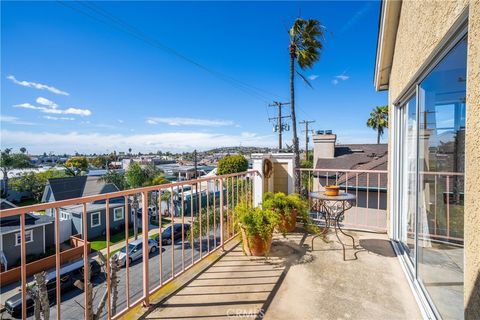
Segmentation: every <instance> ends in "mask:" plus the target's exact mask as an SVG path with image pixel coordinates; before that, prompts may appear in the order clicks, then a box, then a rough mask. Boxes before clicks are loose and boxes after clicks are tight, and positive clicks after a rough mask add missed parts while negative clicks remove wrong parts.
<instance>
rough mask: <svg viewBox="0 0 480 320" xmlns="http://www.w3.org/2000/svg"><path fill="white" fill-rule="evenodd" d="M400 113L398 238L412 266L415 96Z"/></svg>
mask: <svg viewBox="0 0 480 320" xmlns="http://www.w3.org/2000/svg"><path fill="white" fill-rule="evenodd" d="M403 109H404V113H403V115H402V118H403V119H402V122H403V123H402V124H403V128H404V129H403V130H402V131H403V133H404V134H403V140H402V145H401V148H402V151H403V152H402V157H401V172H402V177H401V181H402V188H401V190H402V197H401V198H400V199H401V203H402V204H403V205H402V206H401V223H400V226H401V230H400V240H401V242H402V244H403V247H404V249H405V251H406V252H407V255H408V258H409V261H410V263H411V264H412V268H413V266H414V265H415V247H416V244H415V230H416V212H417V210H416V207H417V203H416V201H417V197H416V194H417V137H418V134H417V127H418V126H417V98H416V96H413V97H412V98H410V100H409V101H408V102H407V103H406V104H405V105H404V107H403Z"/></svg>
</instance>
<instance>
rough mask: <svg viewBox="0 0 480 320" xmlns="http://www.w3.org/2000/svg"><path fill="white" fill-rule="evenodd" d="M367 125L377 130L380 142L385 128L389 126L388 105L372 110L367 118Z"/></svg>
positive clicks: (378, 141)
mask: <svg viewBox="0 0 480 320" xmlns="http://www.w3.org/2000/svg"><path fill="white" fill-rule="evenodd" d="M367 127H370V128H372V129H373V130H376V131H377V144H380V138H381V137H382V135H383V132H384V129H385V128H388V106H379V107H375V109H373V110H372V112H370V118H368V120H367Z"/></svg>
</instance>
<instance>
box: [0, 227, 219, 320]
mask: <svg viewBox="0 0 480 320" xmlns="http://www.w3.org/2000/svg"><path fill="white" fill-rule="evenodd" d="M207 244H208V243H207V239H204V240H203V241H202V252H203V254H204V255H206V254H207V253H208V248H207ZM216 244H217V246H219V244H220V237H219V235H218V236H217V239H216ZM213 247H214V239H213V235H212V236H210V250H213ZM172 248H173V254H174V270H175V273H176V274H177V273H178V272H180V271H182V260H183V259H182V241H181V239H180V240H179V241H177V242H175V243H174V245H163V246H162V251H163V252H162V270H163V274H162V277H163V281H166V280H168V279H169V278H170V277H171V276H172ZM184 257H185V260H184V265H185V267H187V266H189V265H190V264H192V248H191V246H190V243H189V242H188V241H185V242H184ZM193 257H194V260H198V259H199V258H200V245H199V241H198V240H197V241H196V243H195V247H194V249H193ZM159 267H160V255H159V250H157V252H155V253H153V254H150V257H149V289H150V290H151V289H153V288H154V287H156V286H158V285H159V283H160V272H159V270H160V269H159ZM126 274H127V273H126V268H121V269H120V271H119V272H118V273H117V276H118V279H119V283H118V300H117V311H118V312H119V311H121V310H122V309H124V308H125V307H126V301H127V296H126ZM129 278H130V281H129V294H130V303H132V302H135V301H137V300H138V299H140V298H141V297H142V295H143V260H142V259H138V260H137V261H134V262H133V264H132V265H130V267H129ZM105 282H106V279H105V275H104V274H103V273H102V274H101V275H99V276H97V277H95V278H94V279H92V283H93V285H94V288H93V294H94V297H95V298H94V303H93V308H94V312H95V310H96V308H97V305H98V303H99V302H100V300H101V297H102V295H103V293H104V292H105V290H106V287H105ZM16 286H17V287H18V286H19V284H18V283H17V284H16ZM61 297H62V302H61V317H62V319H79V318H81V317H83V313H84V309H83V305H84V294H83V291H81V290H80V289H77V288H75V287H74V288H73V289H71V290H69V291H66V292H63V291H62V293H61ZM52 300H55V299H52ZM56 314H57V306H56V305H55V303H53V305H52V306H51V308H50V317H51V318H52V319H54V318H55V317H56ZM80 315H81V316H80ZM0 318H1V319H11V318H12V317H11V316H10V315H9V314H8V313H7V312H6V311H4V312H3V313H1V314H0ZM29 318H32V319H33V316H32V315H30V317H29ZM101 318H103V319H106V318H107V307H105V309H104V312H103V313H102V317H101Z"/></svg>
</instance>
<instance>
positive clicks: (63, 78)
mask: <svg viewBox="0 0 480 320" xmlns="http://www.w3.org/2000/svg"><path fill="white" fill-rule="evenodd" d="M1 6H2V7H1V9H2V10H1V18H2V19H1V24H2V25H1V67H2V68H1V120H2V121H1V131H2V132H1V133H2V141H1V144H2V148H5V147H13V148H19V147H21V146H25V147H27V149H28V150H29V151H30V152H32V153H39V152H42V153H43V152H44V151H45V152H50V151H53V152H61V153H63V152H67V153H73V152H75V151H78V152H81V153H84V152H97V153H99V152H107V151H108V152H111V151H112V150H117V151H125V150H127V149H128V148H129V147H131V148H132V149H133V151H134V152H138V151H141V152H149V151H153V152H155V151H157V150H162V151H167V150H168V151H191V150H192V149H193V148H198V149H208V148H212V147H217V146H232V145H243V146H250V145H258V146H276V141H277V139H276V135H275V134H274V133H273V132H272V124H271V123H269V122H268V120H267V119H268V117H269V116H270V117H272V116H274V115H275V110H274V109H273V108H268V107H267V105H268V103H271V102H272V101H273V100H280V101H288V99H289V78H288V76H289V73H288V72H289V69H288V68H289V60H288V50H287V49H288V35H287V29H288V28H289V26H290V25H291V24H292V23H293V21H294V19H295V18H296V17H298V15H299V14H301V16H302V17H304V18H315V19H318V20H320V21H321V23H322V25H324V26H325V27H326V29H327V35H326V39H325V47H324V51H323V52H322V55H321V59H320V61H319V62H318V63H317V64H316V65H315V67H314V68H313V69H311V70H306V71H304V72H303V73H304V74H305V75H306V76H308V77H310V79H313V80H311V83H312V85H313V86H314V89H311V88H309V87H307V86H306V85H305V84H304V83H302V81H301V80H299V79H297V81H296V88H297V90H296V97H297V100H296V101H297V107H298V111H297V118H298V120H299V121H300V120H315V121H316V122H315V123H314V124H313V128H314V129H332V130H334V131H335V132H336V133H337V134H338V140H339V142H341V143H374V142H375V139H376V133H375V132H374V131H373V130H371V129H369V128H367V127H366V126H365V122H366V119H367V118H368V115H369V113H370V111H371V109H372V108H373V107H374V106H377V105H382V104H386V101H387V96H386V94H385V93H377V92H375V90H374V88H373V70H374V62H375V50H376V41H377V40H376V39H377V28H378V13H379V7H380V3H379V2H361V1H353V2H345V1H339V2H327V1H322V2H243V3H240V2H233V3H232V2H149V1H147V2H93V3H86V4H84V5H82V4H80V3H78V2H65V3H64V5H62V4H61V3H59V2H43V1H41V2H5V1H3V2H2V3H1ZM102 10H103V11H102ZM99 12H106V15H107V17H110V18H111V19H110V20H109V19H107V18H106V17H105V16H102V15H100V14H99ZM117 18H119V19H121V20H122V21H124V22H127V23H128V26H127V25H125V24H122V25H121V26H122V27H123V30H124V31H121V30H119V29H118V24H116V23H115V21H117V22H118V20H115V19H117ZM112 19H113V20H112ZM102 21H104V22H102ZM105 22H106V23H105ZM131 27H134V28H135V30H133V29H130V28H131ZM125 30H126V31H125ZM136 30H140V31H141V32H142V33H143V34H144V35H146V36H147V37H148V38H142V39H139V38H137V37H135V36H132V34H131V33H129V32H134V33H135V32H137V31H136ZM152 39H153V40H152ZM152 44H153V45H152ZM164 46H166V47H168V48H170V49H173V50H175V51H176V52H177V53H179V54H180V55H182V57H184V58H182V57H179V55H176V54H173V53H172V52H171V51H169V49H165V47H164ZM192 61H193V62H195V63H199V64H200V65H201V67H199V66H198V65H196V64H195V63H192ZM204 68H206V69H208V71H206V70H204ZM239 83H241V84H239ZM253 88H255V89H253ZM286 111H287V109H285V112H286ZM299 133H301V132H299ZM301 137H302V140H301V143H302V145H303V134H301ZM385 138H386V137H385ZM290 141H291V132H286V133H285V142H287V143H290Z"/></svg>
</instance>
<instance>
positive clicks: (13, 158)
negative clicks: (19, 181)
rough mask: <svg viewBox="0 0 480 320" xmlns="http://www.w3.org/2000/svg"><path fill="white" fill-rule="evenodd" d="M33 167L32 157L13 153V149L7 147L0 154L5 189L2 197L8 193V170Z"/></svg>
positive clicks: (0, 168)
mask: <svg viewBox="0 0 480 320" xmlns="http://www.w3.org/2000/svg"><path fill="white" fill-rule="evenodd" d="M30 167H32V162H31V161H30V158H29V157H28V156H27V155H26V154H23V153H11V149H9V148H7V149H4V150H3V151H2V152H1V155H0V170H1V171H2V174H3V181H4V185H3V190H2V192H1V194H2V197H6V196H7V195H8V171H10V170H12V169H24V168H30Z"/></svg>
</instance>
